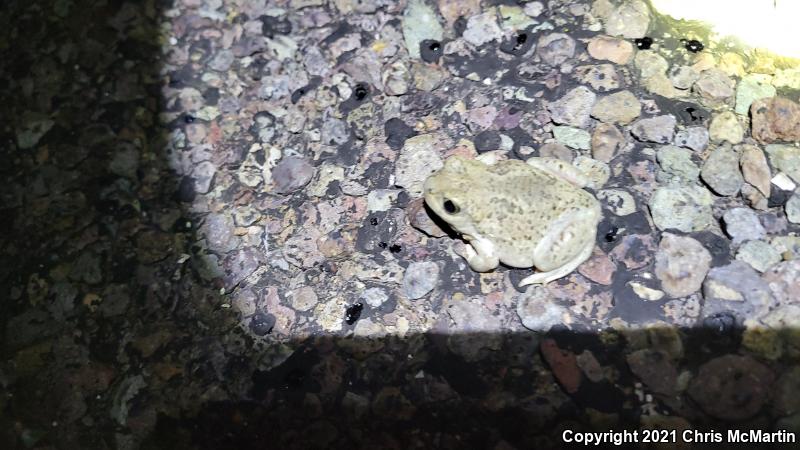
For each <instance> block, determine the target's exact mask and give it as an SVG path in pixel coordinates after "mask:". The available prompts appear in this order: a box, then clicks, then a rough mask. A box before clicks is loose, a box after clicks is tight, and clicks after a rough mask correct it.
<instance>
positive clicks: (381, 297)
mask: <svg viewBox="0 0 800 450" xmlns="http://www.w3.org/2000/svg"><path fill="white" fill-rule="evenodd" d="M359 298H360V299H361V300H364V302H365V303H366V304H368V305H369V306H370V307H372V308H379V307H380V306H381V305H383V304H384V303H385V302H386V301H387V300H389V295H388V294H386V291H384V290H383V289H381V288H377V287H373V288H369V289H366V290H364V292H362V293H361V296H360V297H359Z"/></svg>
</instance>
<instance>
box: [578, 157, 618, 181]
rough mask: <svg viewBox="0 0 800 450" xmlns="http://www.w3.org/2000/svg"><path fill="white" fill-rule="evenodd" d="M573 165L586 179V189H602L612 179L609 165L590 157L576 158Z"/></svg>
mask: <svg viewBox="0 0 800 450" xmlns="http://www.w3.org/2000/svg"><path fill="white" fill-rule="evenodd" d="M572 165H573V166H575V168H577V169H578V170H579V171H580V172H581V174H583V175H584V176H585V177H586V180H587V183H586V187H588V188H589V189H600V188H601V187H603V185H604V184H606V183H607V182H608V179H609V178H611V168H609V167H608V164H606V163H604V162H602V161H598V160H596V159H592V158H589V157H588V156H583V155H580V156H578V157H576V158H575V161H573V163H572Z"/></svg>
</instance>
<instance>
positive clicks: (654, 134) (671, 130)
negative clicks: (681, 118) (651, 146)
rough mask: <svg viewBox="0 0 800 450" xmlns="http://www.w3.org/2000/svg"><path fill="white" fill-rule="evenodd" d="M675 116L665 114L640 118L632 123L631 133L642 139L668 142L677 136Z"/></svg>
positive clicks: (662, 142)
mask: <svg viewBox="0 0 800 450" xmlns="http://www.w3.org/2000/svg"><path fill="white" fill-rule="evenodd" d="M676 123H677V121H676V120H675V116H672V115H669V114H667V115H663V116H656V117H651V118H648V119H639V120H637V121H636V122H634V123H633V125H631V133H632V134H633V135H634V136H635V137H636V138H637V139H639V140H640V141H645V142H655V143H658V144H668V143H670V142H672V138H673V137H674V136H675V125H676Z"/></svg>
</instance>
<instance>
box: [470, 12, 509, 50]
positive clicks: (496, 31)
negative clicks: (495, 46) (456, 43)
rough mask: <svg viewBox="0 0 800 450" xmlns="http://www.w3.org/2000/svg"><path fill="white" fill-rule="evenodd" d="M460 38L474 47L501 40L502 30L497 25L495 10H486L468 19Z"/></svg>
mask: <svg viewBox="0 0 800 450" xmlns="http://www.w3.org/2000/svg"><path fill="white" fill-rule="evenodd" d="M461 36H462V37H463V38H464V40H465V41H467V42H469V43H470V44H472V45H474V46H476V47H479V46H481V45H483V44H486V43H488V42H492V41H499V40H501V39H503V30H502V29H500V26H499V25H498V24H497V9H495V8H488V9H487V10H486V11H485V12H483V13H481V14H478V15H475V16H472V17H470V18H469V19H468V20H467V28H466V30H464V34H462V35H461Z"/></svg>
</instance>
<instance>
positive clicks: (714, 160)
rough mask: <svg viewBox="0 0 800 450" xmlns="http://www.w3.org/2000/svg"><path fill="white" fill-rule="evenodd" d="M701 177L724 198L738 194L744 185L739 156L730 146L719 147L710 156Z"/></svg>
mask: <svg viewBox="0 0 800 450" xmlns="http://www.w3.org/2000/svg"><path fill="white" fill-rule="evenodd" d="M700 176H701V177H702V178H703V181H705V182H706V184H708V185H709V187H711V189H713V190H714V192H716V193H717V194H719V195H723V196H731V195H735V194H737V193H738V192H739V190H740V189H741V188H742V183H744V178H743V177H742V173H741V172H740V170H739V155H738V154H737V153H736V151H734V150H733V149H731V148H730V146H728V145H722V146H719V147H717V148H715V149H714V150H713V151H712V152H711V154H710V155H708V158H707V159H706V161H705V163H704V164H703V168H702V169H701V171H700Z"/></svg>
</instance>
